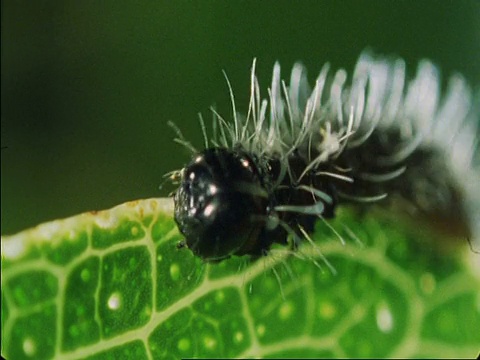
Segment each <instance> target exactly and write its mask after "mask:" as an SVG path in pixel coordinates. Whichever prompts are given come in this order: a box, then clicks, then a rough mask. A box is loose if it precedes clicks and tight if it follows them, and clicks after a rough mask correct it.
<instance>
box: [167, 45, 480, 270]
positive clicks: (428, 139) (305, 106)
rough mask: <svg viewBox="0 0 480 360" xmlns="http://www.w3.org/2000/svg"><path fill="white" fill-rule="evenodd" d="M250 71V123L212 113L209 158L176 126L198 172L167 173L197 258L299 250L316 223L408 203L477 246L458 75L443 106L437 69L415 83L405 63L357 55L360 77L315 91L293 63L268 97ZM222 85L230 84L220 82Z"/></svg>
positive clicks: (474, 172) (479, 200)
mask: <svg viewBox="0 0 480 360" xmlns="http://www.w3.org/2000/svg"><path fill="white" fill-rule="evenodd" d="M255 67H256V60H254V61H253V65H252V69H251V85H250V101H249V106H248V109H247V111H246V114H243V115H242V114H241V113H239V112H237V109H236V104H235V98H234V94H233V90H232V87H231V84H230V82H229V80H228V78H227V76H226V75H225V78H226V80H227V84H228V88H229V92H230V98H231V104H232V112H233V119H232V120H231V121H227V120H225V119H224V118H223V117H222V116H221V115H220V114H218V113H217V112H216V111H215V110H214V109H212V111H213V123H212V136H211V137H210V138H209V137H208V136H207V130H206V126H205V123H204V121H203V119H202V117H201V116H200V125H201V129H202V133H203V137H204V142H205V144H204V145H205V149H204V150H201V151H198V150H197V149H196V148H195V147H194V146H193V145H192V144H191V143H190V142H189V141H187V140H186V139H185V138H184V137H183V135H182V133H181V131H180V130H179V129H178V128H177V127H176V126H175V125H174V124H171V126H173V127H174V129H175V131H176V133H177V137H176V139H175V141H176V142H178V143H180V144H182V145H184V146H186V147H187V148H189V149H190V150H191V151H192V153H193V156H192V159H191V161H190V162H189V163H188V164H187V165H185V166H184V167H183V168H182V169H180V170H175V171H173V172H171V173H169V174H168V176H169V177H170V179H171V180H172V181H173V183H175V184H176V185H178V189H177V190H176V191H175V192H174V193H173V197H174V204H175V210H174V218H175V221H176V223H177V225H178V228H179V230H180V232H181V233H182V234H183V236H184V237H185V240H184V241H182V242H181V243H180V244H179V247H184V246H186V247H188V248H189V249H190V250H191V251H192V252H193V253H194V254H195V255H196V256H198V257H200V258H202V259H203V260H205V261H209V262H218V261H221V260H223V259H226V258H229V257H231V256H233V255H237V256H241V255H251V256H254V257H256V256H261V255H264V254H267V253H268V251H269V249H270V247H271V246H272V244H274V243H277V244H285V245H287V244H290V245H292V246H293V247H295V246H296V245H298V242H300V241H301V239H302V238H303V237H304V236H305V235H307V234H308V233H310V232H311V231H312V230H313V227H314V224H315V221H316V220H317V219H319V218H321V219H324V220H327V221H328V219H330V218H333V217H334V216H335V211H336V209H337V208H338V207H339V206H343V205H344V204H356V206H360V207H365V208H368V207H369V206H372V204H375V205H379V206H388V204H390V205H391V204H392V203H395V202H403V203H405V204H407V205H408V206H406V207H405V208H409V209H413V211H414V212H415V213H419V214H424V215H426V216H433V217H434V218H435V219H437V225H438V226H441V225H442V224H446V223H447V220H448V221H450V220H452V219H453V220H458V222H459V223H461V224H463V225H462V228H464V229H465V230H464V235H465V236H466V237H468V238H469V239H472V243H473V244H474V245H475V246H479V245H480V171H479V166H478V164H479V161H478V159H479V156H478V152H477V143H478V136H477V126H478V122H479V113H480V111H479V106H478V97H477V99H475V97H474V96H473V95H472V91H471V90H470V88H469V87H468V85H467V82H466V81H465V80H464V78H463V77H462V76H461V75H458V74H455V75H453V76H451V77H450V79H449V81H448V86H447V88H446V90H445V91H444V94H443V95H441V86H442V84H441V80H440V73H439V70H438V68H437V67H436V66H435V65H434V64H433V63H431V62H430V61H428V60H421V61H420V62H419V64H418V67H417V71H416V75H415V76H414V77H413V78H411V79H410V80H409V78H408V77H407V70H406V63H405V61H404V60H402V59H401V58H395V57H385V56H378V55H377V56H375V55H373V54H372V53H371V52H370V51H369V50H365V51H364V52H362V53H361V55H360V57H359V59H358V61H357V63H356V66H355V68H354V71H353V73H352V76H351V78H350V79H348V76H347V72H346V71H345V70H343V69H339V70H336V71H332V70H331V69H330V65H329V64H328V63H327V64H325V65H324V66H323V67H322V69H321V71H320V74H319V75H318V77H317V79H316V81H315V84H314V86H313V89H311V88H310V86H309V83H308V79H307V71H306V69H305V67H304V66H303V65H302V64H301V63H295V64H294V66H293V69H292V71H291V74H290V82H289V84H288V86H287V84H286V82H285V81H283V80H282V79H281V74H280V65H279V64H278V62H277V63H275V65H274V67H273V76H272V83H271V86H270V88H269V89H268V96H267V97H266V98H262V96H261V93H260V86H259V83H258V79H257V77H256V72H255ZM224 74H225V73H224Z"/></svg>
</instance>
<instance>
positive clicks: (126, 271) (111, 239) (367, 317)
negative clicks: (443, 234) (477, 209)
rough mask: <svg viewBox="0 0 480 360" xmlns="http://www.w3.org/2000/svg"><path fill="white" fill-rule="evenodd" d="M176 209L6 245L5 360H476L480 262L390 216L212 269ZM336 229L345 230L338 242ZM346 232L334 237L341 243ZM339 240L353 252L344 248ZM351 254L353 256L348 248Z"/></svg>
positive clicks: (323, 229) (135, 209) (97, 216)
mask: <svg viewBox="0 0 480 360" xmlns="http://www.w3.org/2000/svg"><path fill="white" fill-rule="evenodd" d="M172 213H173V209H172V203H171V200H169V199H147V200H139V201H134V202H129V203H126V204H123V205H120V206H117V207H115V208H113V209H110V210H106V211H99V212H91V213H85V214H81V215H78V216H74V217H72V218H68V219H64V220H56V221H52V222H49V223H45V224H42V225H39V226H37V227H35V228H33V229H30V230H26V231H23V232H21V233H19V234H16V235H13V236H3V237H2V350H1V351H2V355H3V356H4V357H6V358H7V359H90V360H91V359H178V358H182V357H184V358H185V357H205V358H207V357H246V358H248V357H264V358H268V357H286V358H288V357H304V358H305V357H307V358H308V357H323V356H325V357H475V356H476V355H477V354H478V352H479V350H480V345H479V344H480V331H478V329H480V276H479V273H480V269H479V264H480V257H479V255H477V254H475V253H473V252H471V251H470V250H469V248H468V246H467V244H464V245H465V246H457V247H454V248H451V249H450V251H445V250H442V249H441V247H440V246H438V243H436V239H432V238H431V237H430V238H429V237H426V236H423V235H419V234H417V232H418V231H415V229H411V228H406V227H401V226H400V225H397V224H392V222H391V220H389V219H387V218H386V217H382V216H381V214H370V215H368V214H367V215H358V214H355V213H354V212H353V211H351V210H348V209H342V210H341V211H339V213H338V216H337V217H336V218H335V219H334V220H333V221H331V222H329V225H330V226H327V225H326V224H325V223H323V222H321V221H319V222H318V224H317V227H316V230H315V233H314V234H313V236H312V238H313V243H314V244H315V245H312V243H310V242H308V241H305V242H304V243H303V244H302V245H301V246H300V248H299V249H298V250H297V251H296V252H295V253H292V252H291V251H289V250H288V249H286V248H284V247H276V248H275V249H273V250H272V251H271V253H270V254H269V256H266V257H264V258H261V259H258V260H256V261H251V260H250V259H249V258H248V257H235V258H231V259H228V260H225V261H222V262H220V263H218V264H204V263H203V262H202V261H201V260H199V259H197V258H195V257H194V256H193V255H192V254H191V252H190V251H189V250H187V249H177V247H176V244H177V242H178V241H179V240H181V239H182V238H181V236H180V234H179V233H178V231H177V228H176V226H175V223H174V221H173V219H172ZM334 230H335V231H334ZM335 232H336V233H335ZM340 238H341V240H340ZM342 241H343V242H344V243H342Z"/></svg>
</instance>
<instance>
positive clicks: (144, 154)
mask: <svg viewBox="0 0 480 360" xmlns="http://www.w3.org/2000/svg"><path fill="white" fill-rule="evenodd" d="M1 7H2V9H1V10H2V13H1V17H2V29H1V46H2V48H1V61H2V64H1V66H2V68H1V71H2V80H1V81H2V89H1V90H2V94H1V97H2V100H1V101H2V103H1V144H2V148H3V147H7V148H5V149H2V151H1V156H2V161H1V167H2V168H1V171H2V173H1V177H2V182H1V207H2V214H1V221H2V223H1V225H2V234H11V233H14V232H17V231H19V230H22V229H25V228H27V227H30V226H33V225H36V224H38V223H40V222H44V221H47V220H52V219H56V218H62V217H67V216H70V215H74V214H77V213H80V212H83V211H86V210H100V209H105V208H109V207H111V206H114V205H117V204H120V203H122V202H125V201H127V200H134V199H138V198H147V197H158V196H165V195H166V194H167V193H168V188H166V189H163V190H161V191H160V190H158V185H159V184H160V183H161V182H162V175H163V174H165V173H166V172H168V171H171V170H173V169H178V168H180V167H181V166H182V165H183V164H184V163H185V162H186V161H187V160H188V158H189V154H188V152H187V151H186V150H185V149H184V148H183V147H181V146H179V145H177V144H174V143H173V142H172V138H173V136H174V133H173V131H172V130H171V129H170V128H169V127H168V126H167V121H168V120H172V121H173V122H175V123H176V124H177V125H178V126H179V127H180V128H181V129H182V130H183V132H184V134H185V135H186V137H187V138H188V139H190V140H191V141H192V142H193V143H194V144H195V145H197V146H198V147H201V146H202V138H201V133H200V128H199V125H198V116H197V113H198V112H201V113H202V114H203V115H204V118H205V119H207V121H208V120H209V119H210V117H211V116H210V112H209V110H208V108H209V107H210V106H211V105H213V104H216V106H217V109H218V110H219V111H220V112H221V113H222V114H225V115H226V117H228V116H227V115H229V114H230V104H229V97H228V89H227V86H226V83H225V79H224V78H223V75H222V70H225V71H226V72H227V74H228V76H229V79H230V81H231V83H232V86H233V88H234V92H235V94H236V99H237V105H238V109H239V110H242V109H245V110H246V109H247V104H248V97H249V70H250V66H251V63H252V59H253V57H257V59H258V63H257V73H258V74H259V78H260V81H261V85H262V88H263V89H266V87H267V86H268V85H269V82H270V77H271V70H272V65H273V63H274V62H275V60H279V61H280V63H281V64H282V67H283V71H284V75H285V74H287V72H288V71H289V69H290V67H291V65H292V64H293V62H294V61H296V60H301V61H302V62H303V63H304V64H305V65H306V66H307V68H308V69H309V71H310V78H311V80H312V81H313V80H314V78H315V77H316V75H317V72H318V71H319V70H320V68H321V66H322V64H323V63H324V62H325V61H330V62H331V63H332V64H333V65H334V67H346V68H347V69H348V70H351V69H352V67H353V66H354V64H355V61H356V59H357V57H358V55H359V53H360V52H361V51H362V50H363V49H364V48H365V47H366V46H370V47H372V48H373V49H374V50H375V51H376V52H378V53H382V54H397V55H400V56H402V57H404V58H405V59H406V60H407V64H408V65H409V70H410V71H411V72H414V71H415V63H416V62H417V61H418V60H419V59H420V58H424V57H427V58H430V59H432V60H433V61H434V62H435V63H437V64H438V65H440V67H441V69H442V71H443V74H445V75H448V74H451V73H452V72H453V71H458V72H461V73H463V74H464V75H465V76H466V77H467V78H468V79H469V82H470V83H471V84H472V85H479V84H480V2H478V1H476V0H472V1H458V0H456V1H453V0H452V1H420V2H419V1H395V2H393V1H303V2H283V1H261V2H247V1H202V2H193V1H169V2H166V1H155V2H126V1H122V2H111V1H93V0H92V1H13V0H5V1H2V2H1Z"/></svg>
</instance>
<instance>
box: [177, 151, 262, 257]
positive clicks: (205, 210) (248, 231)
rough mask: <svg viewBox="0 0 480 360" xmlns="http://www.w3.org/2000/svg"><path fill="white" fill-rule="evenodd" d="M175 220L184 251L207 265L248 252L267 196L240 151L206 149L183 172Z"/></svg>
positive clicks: (252, 168)
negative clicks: (256, 216) (257, 216)
mask: <svg viewBox="0 0 480 360" xmlns="http://www.w3.org/2000/svg"><path fill="white" fill-rule="evenodd" d="M174 202H175V221H176V223H177V225H178V227H179V230H180V232H181V233H182V234H183V235H184V236H185V243H186V245H187V247H188V248H189V249H190V250H191V251H192V252H193V253H194V254H195V255H197V256H199V257H201V258H202V259H204V260H206V261H218V260H222V259H225V258H228V257H230V256H231V255H241V254H245V253H246V252H248V250H249V249H250V248H251V247H252V246H253V244H254V243H255V241H256V240H257V238H258V236H259V233H260V232H261V230H262V228H263V225H264V224H263V223H262V222H261V221H256V220H255V219H254V218H255V215H259V216H260V217H262V216H264V215H265V213H266V211H267V210H266V209H267V206H268V196H267V195H266V192H265V191H264V190H263V188H262V186H261V182H260V178H259V173H258V170H257V169H256V167H255V165H254V162H253V161H252V159H250V158H249V156H248V155H247V154H245V153H243V152H242V151H239V150H229V149H226V148H210V149H206V150H204V151H202V152H201V153H199V154H197V155H196V156H194V157H193V159H192V161H191V162H190V163H189V164H188V165H187V166H186V167H185V168H184V169H183V170H182V171H181V183H180V186H179V188H178V190H177V191H176V193H175V196H174Z"/></svg>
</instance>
